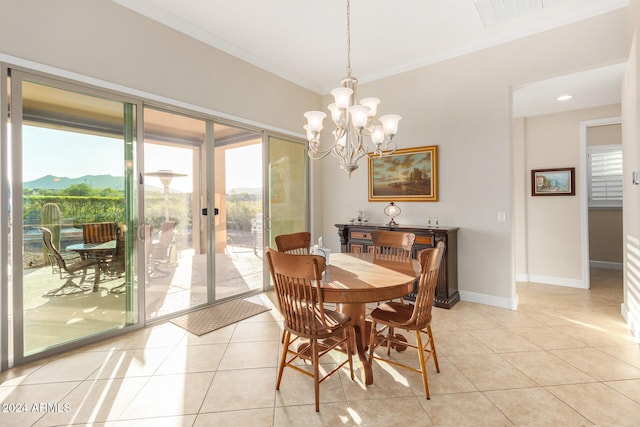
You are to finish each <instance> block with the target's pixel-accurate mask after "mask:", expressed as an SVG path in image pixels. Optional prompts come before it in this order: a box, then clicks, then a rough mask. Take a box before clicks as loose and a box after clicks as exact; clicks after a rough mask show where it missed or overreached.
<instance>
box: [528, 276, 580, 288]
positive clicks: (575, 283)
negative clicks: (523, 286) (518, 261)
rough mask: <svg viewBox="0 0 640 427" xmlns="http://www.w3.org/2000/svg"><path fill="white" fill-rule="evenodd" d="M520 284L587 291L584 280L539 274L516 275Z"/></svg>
mask: <svg viewBox="0 0 640 427" xmlns="http://www.w3.org/2000/svg"><path fill="white" fill-rule="evenodd" d="M516 280H517V281H518V282H525V283H526V282H533V283H541V284H543V285H556V286H567V287H570V288H579V289H586V287H585V285H584V281H583V280H582V279H567V278H566V277H553V276H539V275H537V274H516Z"/></svg>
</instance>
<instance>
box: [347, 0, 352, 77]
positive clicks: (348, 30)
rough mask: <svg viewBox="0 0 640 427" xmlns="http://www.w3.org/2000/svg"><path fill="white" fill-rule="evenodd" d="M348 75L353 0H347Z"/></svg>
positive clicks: (349, 73)
mask: <svg viewBox="0 0 640 427" xmlns="http://www.w3.org/2000/svg"><path fill="white" fill-rule="evenodd" d="M347 75H348V76H350V75H351V0H347Z"/></svg>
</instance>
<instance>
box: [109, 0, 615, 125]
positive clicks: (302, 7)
mask: <svg viewBox="0 0 640 427" xmlns="http://www.w3.org/2000/svg"><path fill="white" fill-rule="evenodd" d="M113 1H114V2H115V3H118V4H120V5H122V6H124V7H127V8H129V9H131V10H134V11H136V12H138V13H140V14H142V15H144V16H147V17H148V18H150V19H153V20H155V21H158V22H160V23H162V24H164V25H167V26H169V27H172V28H174V29H176V30H178V31H181V32H183V33H185V34H187V35H189V36H191V37H194V38H196V39H198V40H200V41H203V42H205V43H208V44H210V45H212V46H214V47H216V48H218V49H220V50H223V51H225V52H227V53H229V54H231V55H234V56H236V57H238V58H241V59H243V60H245V61H247V62H249V63H252V64H254V65H256V66H258V67H261V68H263V69H265V70H267V71H270V72H272V73H274V74H276V75H279V76H281V77H283V78H285V79H287V80H290V81H292V82H294V83H297V84H299V85H301V86H303V87H306V88H308V89H310V90H313V91H316V92H318V93H326V92H328V91H329V90H330V89H331V88H333V87H336V86H338V84H339V81H340V79H341V78H342V77H344V76H345V75H346V63H347V59H346V55H347V53H346V51H347V46H346V45H347V42H346V33H347V29H346V20H347V18H346V0H321V1H320V0H269V1H266V0H235V1H230V0H183V1H179V2H178V1H175V0H113ZM627 4H628V0H446V1H444V0H352V4H351V66H352V69H353V75H354V76H356V77H357V78H358V79H359V80H360V82H361V83H362V82H367V81H372V80H376V79H379V78H383V77H386V76H390V75H394V74H398V73H401V72H404V71H407V70H411V69H414V68H418V67H421V66H424V65H428V64H432V63H435V62H438V61H442V60H445V59H448V58H452V57H456V56H459V55H463V54H466V53H469V52H472V51H475V50H478V49H482V48H485V47H489V46H494V45H497V44H500V43H504V42H507V41H510V40H514V39H517V38H520V37H524V36H527V35H531V34H534V33H537V32H541V31H545V30H548V29H551V28H554V27H558V26H561V25H564V24H567V23H571V22H576V21H579V20H582V19H586V18H589V17H592V16H595V15H598V14H601V13H605V12H608V11H611V10H614V9H618V8H621V7H624V6H626V5H627ZM485 24H486V26H485ZM621 76H622V72H621V66H614V67H606V68H603V69H600V70H596V71H593V72H585V73H581V74H580V75H578V76H572V77H570V78H566V79H562V78H559V79H552V80H551V81H548V82H547V83H548V84H547V85H544V86H542V85H541V83H537V84H535V85H529V86H523V87H521V88H518V90H516V91H515V96H514V112H515V115H516V116H520V115H536V114H542V113H544V112H546V111H547V109H548V108H552V109H553V108H555V109H556V110H557V111H561V110H562V109H565V110H566V109H573V108H583V105H582V103H581V102H582V101H586V100H587V99H588V100H589V102H590V104H592V105H585V106H594V105H605V104H610V103H615V102H619V99H620V79H621ZM601 81H602V83H600V82H601ZM579 82H585V83H586V84H585V86H586V87H587V88H593V87H594V85H595V86H598V87H599V88H600V89H599V90H598V91H591V92H590V93H585V94H584V95H582V94H581V93H580V91H581V90H583V86H582V85H580V84H579ZM567 83H571V87H567V86H564V87H567V89H564V87H563V86H562V85H563V84H567ZM550 84H554V86H553V87H552V88H549V85H550ZM558 85H560V86H558ZM565 90H566V91H571V92H572V94H573V95H574V98H573V99H572V100H571V101H570V102H569V103H565V104H563V106H560V107H558V106H557V105H556V104H557V103H556V102H555V97H556V96H557V95H558V94H559V92H557V91H560V92H562V91H565ZM546 91H548V94H549V96H551V97H552V99H553V103H552V104H551V105H545V104H546V102H543V101H547V99H548V98H546V97H543V96H542V95H543V94H545V95H546ZM613 92H615V93H613ZM525 101H526V103H525ZM534 101H535V102H534ZM536 104H537V106H536ZM569 106H570V107H569ZM558 109H559V110H558Z"/></svg>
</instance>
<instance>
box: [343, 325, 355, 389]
mask: <svg viewBox="0 0 640 427" xmlns="http://www.w3.org/2000/svg"><path fill="white" fill-rule="evenodd" d="M352 331H353V328H346V329H345V333H346V334H347V348H346V350H347V358H348V359H349V372H350V373H351V381H353V354H352V353H353V352H352V351H351V343H352V342H353V341H352V340H353V339H355V332H354V333H353V334H351V332H352Z"/></svg>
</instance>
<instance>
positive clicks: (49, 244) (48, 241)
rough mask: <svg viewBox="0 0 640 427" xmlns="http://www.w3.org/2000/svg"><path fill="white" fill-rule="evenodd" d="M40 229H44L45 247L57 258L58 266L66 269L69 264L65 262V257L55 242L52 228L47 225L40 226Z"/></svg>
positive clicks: (43, 241)
mask: <svg viewBox="0 0 640 427" xmlns="http://www.w3.org/2000/svg"><path fill="white" fill-rule="evenodd" d="M40 230H41V231H42V243H43V244H44V246H45V248H47V251H48V252H49V253H50V254H51V255H52V256H53V258H54V259H55V260H56V264H58V268H60V269H61V270H65V271H66V270H67V264H66V263H65V262H64V258H62V255H60V252H59V251H58V249H57V248H56V246H55V244H54V243H53V235H52V234H51V230H49V229H48V228H46V227H40Z"/></svg>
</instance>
